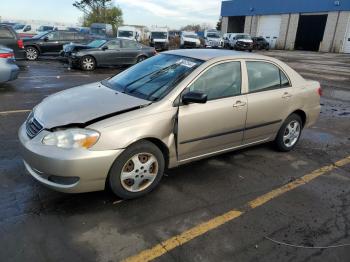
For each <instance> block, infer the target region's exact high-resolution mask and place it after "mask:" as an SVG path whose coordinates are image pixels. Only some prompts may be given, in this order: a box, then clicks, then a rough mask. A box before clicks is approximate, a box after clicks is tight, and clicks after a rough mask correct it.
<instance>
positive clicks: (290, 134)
mask: <svg viewBox="0 0 350 262" xmlns="http://www.w3.org/2000/svg"><path fill="white" fill-rule="evenodd" d="M302 129H303V124H302V120H301V118H300V116H299V115H297V114H292V115H290V116H289V117H288V118H287V119H286V121H285V122H284V123H283V125H282V126H281V128H280V130H279V131H278V134H277V137H276V140H275V144H276V147H277V149H278V150H279V151H282V152H288V151H290V150H292V149H293V148H294V147H295V146H296V145H297V143H298V141H299V139H300V135H301V131H302Z"/></svg>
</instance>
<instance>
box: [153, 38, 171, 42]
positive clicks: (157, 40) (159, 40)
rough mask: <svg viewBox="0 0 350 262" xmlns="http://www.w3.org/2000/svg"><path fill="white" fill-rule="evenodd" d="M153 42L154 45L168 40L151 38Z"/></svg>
mask: <svg viewBox="0 0 350 262" xmlns="http://www.w3.org/2000/svg"><path fill="white" fill-rule="evenodd" d="M153 42H155V43H167V42H168V39H161V38H153Z"/></svg>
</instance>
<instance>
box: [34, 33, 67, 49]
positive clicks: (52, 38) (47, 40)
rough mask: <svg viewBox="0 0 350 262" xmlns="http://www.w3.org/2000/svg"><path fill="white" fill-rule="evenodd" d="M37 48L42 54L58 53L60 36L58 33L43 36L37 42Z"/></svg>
mask: <svg viewBox="0 0 350 262" xmlns="http://www.w3.org/2000/svg"><path fill="white" fill-rule="evenodd" d="M39 46H40V49H41V52H42V53H55V52H59V51H60V50H61V49H60V47H62V46H61V44H60V35H59V32H58V31H53V32H51V33H48V34H46V35H44V36H43V37H42V38H41V39H40V42H39Z"/></svg>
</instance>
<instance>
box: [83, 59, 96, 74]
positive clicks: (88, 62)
mask: <svg viewBox="0 0 350 262" xmlns="http://www.w3.org/2000/svg"><path fill="white" fill-rule="evenodd" d="M80 67H81V69H83V70H84V71H93V70H95V68H96V61H95V59H94V58H93V57H91V56H84V57H82V58H81V60H80Z"/></svg>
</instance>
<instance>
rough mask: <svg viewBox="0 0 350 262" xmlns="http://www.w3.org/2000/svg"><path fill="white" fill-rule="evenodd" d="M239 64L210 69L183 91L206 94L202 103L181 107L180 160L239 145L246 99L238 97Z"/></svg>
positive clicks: (238, 62) (230, 63) (179, 127)
mask: <svg viewBox="0 0 350 262" xmlns="http://www.w3.org/2000/svg"><path fill="white" fill-rule="evenodd" d="M241 86H242V75H241V62H240V61H230V62H223V63H218V64H215V65H213V66H210V67H209V68H208V69H207V70H206V71H204V72H203V73H202V74H200V75H199V76H198V77H197V78H196V79H195V80H194V81H193V82H192V83H191V84H190V85H189V86H188V87H187V89H186V90H185V91H184V92H188V91H195V92H200V93H204V94H207V96H208V101H207V103H205V104H188V105H180V107H179V114H178V157H179V160H180V161H185V160H188V159H191V158H196V157H199V156H203V155H208V154H211V153H214V152H218V151H221V150H225V149H229V148H232V147H236V146H239V145H241V143H242V139H243V131H244V125H245V119H246V113H247V98H246V95H242V94H241Z"/></svg>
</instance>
